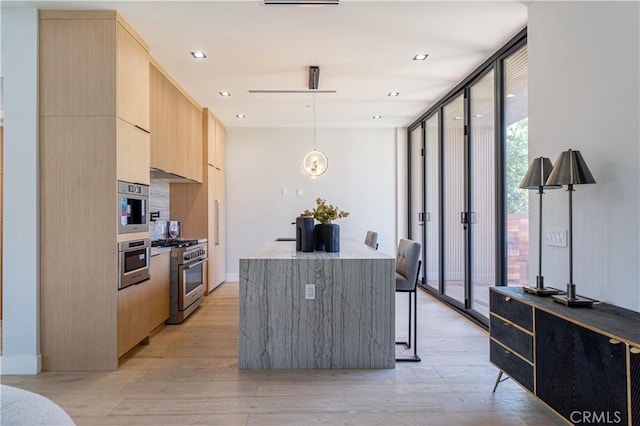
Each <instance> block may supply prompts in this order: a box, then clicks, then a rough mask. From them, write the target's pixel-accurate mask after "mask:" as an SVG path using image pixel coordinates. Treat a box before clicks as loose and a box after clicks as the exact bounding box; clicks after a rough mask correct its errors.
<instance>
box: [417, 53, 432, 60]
mask: <svg viewBox="0 0 640 426" xmlns="http://www.w3.org/2000/svg"><path fill="white" fill-rule="evenodd" d="M428 56H429V55H428V54H426V53H418V54H417V55H416V56H414V57H413V60H414V61H424V60H425V59H427V57H428Z"/></svg>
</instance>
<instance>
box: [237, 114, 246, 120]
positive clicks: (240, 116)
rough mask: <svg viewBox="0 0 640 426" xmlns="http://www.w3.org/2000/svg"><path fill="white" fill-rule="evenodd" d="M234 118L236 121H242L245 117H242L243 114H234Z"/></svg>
mask: <svg viewBox="0 0 640 426" xmlns="http://www.w3.org/2000/svg"><path fill="white" fill-rule="evenodd" d="M236 118H238V119H241V120H242V119H244V118H246V117H245V115H244V114H236Z"/></svg>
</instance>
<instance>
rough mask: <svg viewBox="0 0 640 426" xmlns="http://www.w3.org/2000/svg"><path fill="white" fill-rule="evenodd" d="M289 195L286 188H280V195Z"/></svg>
mask: <svg viewBox="0 0 640 426" xmlns="http://www.w3.org/2000/svg"><path fill="white" fill-rule="evenodd" d="M288 194H289V190H288V189H287V188H282V195H283V196H285V195H288Z"/></svg>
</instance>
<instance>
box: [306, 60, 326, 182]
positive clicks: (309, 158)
mask: <svg viewBox="0 0 640 426" xmlns="http://www.w3.org/2000/svg"><path fill="white" fill-rule="evenodd" d="M319 76H320V68H319V67H317V66H311V67H309V89H311V90H314V92H312V96H313V150H312V151H310V152H308V153H307V154H306V155H305V156H304V158H303V159H302V170H303V171H304V172H305V173H306V174H307V175H309V176H310V177H311V179H315V178H317V177H318V176H322V175H323V174H324V173H325V172H326V171H327V168H328V167H329V160H328V159H327V156H326V155H325V154H324V153H323V152H322V151H318V149H317V148H316V93H315V90H317V89H318V79H319Z"/></svg>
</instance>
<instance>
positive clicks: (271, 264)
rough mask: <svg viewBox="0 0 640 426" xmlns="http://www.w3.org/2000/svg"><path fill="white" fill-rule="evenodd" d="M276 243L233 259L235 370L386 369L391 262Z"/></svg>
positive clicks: (361, 248) (391, 327)
mask: <svg viewBox="0 0 640 426" xmlns="http://www.w3.org/2000/svg"><path fill="white" fill-rule="evenodd" d="M341 246H342V247H341V251H340V252H338V253H325V252H311V253H305V252H296V249H295V242H287V241H277V242H272V243H270V244H268V245H266V246H265V247H263V248H261V249H259V250H255V251H253V252H252V253H250V254H248V255H246V256H244V257H242V258H240V299H239V303H240V321H239V322H240V326H239V327H240V329H239V367H240V369H298V368H300V369H302V368H304V369H306V368H394V367H395V345H394V339H395V258H393V257H391V256H389V255H387V254H384V253H381V252H379V251H376V250H374V249H372V248H370V247H367V246H365V245H364V244H363V243H361V242H355V241H348V240H344V241H342V242H341Z"/></svg>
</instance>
